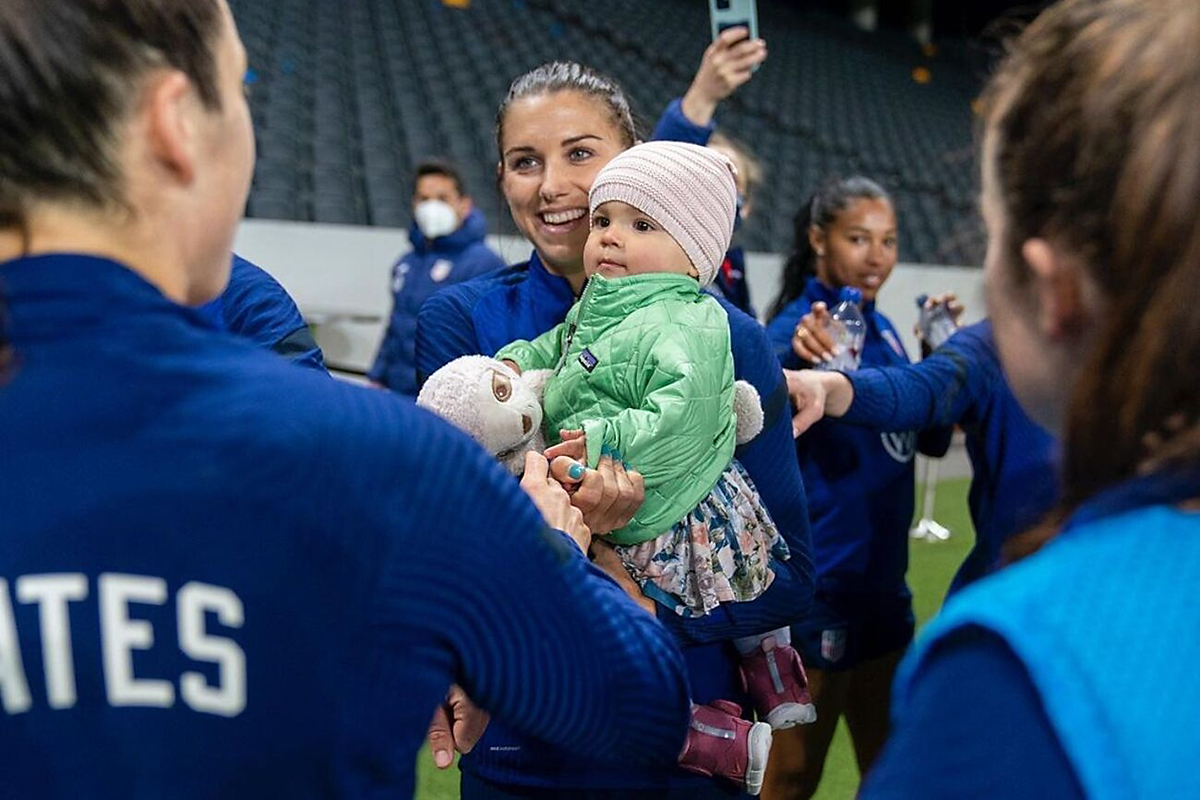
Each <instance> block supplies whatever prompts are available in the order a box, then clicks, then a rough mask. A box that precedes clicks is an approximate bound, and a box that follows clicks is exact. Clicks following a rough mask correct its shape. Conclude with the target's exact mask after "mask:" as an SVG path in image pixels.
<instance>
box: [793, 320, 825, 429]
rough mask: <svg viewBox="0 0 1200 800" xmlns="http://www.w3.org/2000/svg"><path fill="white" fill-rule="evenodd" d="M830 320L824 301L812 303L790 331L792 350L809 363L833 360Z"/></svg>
mask: <svg viewBox="0 0 1200 800" xmlns="http://www.w3.org/2000/svg"><path fill="white" fill-rule="evenodd" d="M831 320H832V317H831V316H830V314H829V309H828V308H826V306H825V304H824V303H820V302H817V303H813V304H812V308H811V309H810V310H809V312H808V313H807V314H805V315H804V316H803V317H802V318H801V319H800V322H799V324H797V325H796V330H795V331H793V332H792V352H794V353H795V354H796V355H798V356H799V357H800V358H802V359H803V360H805V361H807V362H809V363H810V364H819V363H821V362H822V361H833V348H834V342H833V337H832V336H830V335H829V323H830V321H831ZM814 421H815V420H814Z"/></svg>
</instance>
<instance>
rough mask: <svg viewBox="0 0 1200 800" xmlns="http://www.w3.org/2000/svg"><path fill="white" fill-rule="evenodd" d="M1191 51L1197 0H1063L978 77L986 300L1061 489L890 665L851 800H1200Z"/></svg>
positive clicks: (1198, 251)
mask: <svg viewBox="0 0 1200 800" xmlns="http://www.w3.org/2000/svg"><path fill="white" fill-rule="evenodd" d="M1197 43H1200V3H1196V2H1195V0H1066V1H1065V2H1061V3H1059V4H1057V5H1055V6H1053V7H1051V8H1050V9H1048V10H1047V11H1045V12H1043V13H1042V15H1041V16H1040V17H1039V18H1038V19H1037V20H1036V21H1035V22H1034V23H1033V24H1032V25H1031V26H1030V27H1029V28H1028V29H1027V30H1026V31H1025V32H1024V34H1023V35H1022V36H1021V37H1020V38H1019V39H1018V40H1017V41H1016V43H1015V46H1014V47H1013V50H1012V52H1011V54H1010V55H1009V56H1008V58H1007V60H1006V61H1005V63H1004V64H1003V66H1002V67H1001V69H1000V71H999V73H998V74H997V75H996V77H995V78H994V79H993V80H992V83H991V86H990V88H989V91H988V103H987V110H986V115H985V121H986V126H985V133H984V139H983V158H982V165H983V213H984V216H985V218H986V222H987V226H988V231H989V236H990V247H989V251H988V258H987V265H986V283H987V289H988V302H989V311H990V313H991V318H992V322H993V325H994V326H995V336H996V341H997V343H998V346H999V350H1000V356H1001V359H1002V361H1003V362H1004V367H1005V369H1006V370H1007V372H1008V377H1009V380H1010V382H1011V384H1012V387H1013V389H1014V391H1015V393H1016V395H1017V397H1018V398H1019V399H1020V400H1021V402H1022V404H1023V405H1024V406H1025V407H1026V409H1027V410H1028V411H1029V412H1030V414H1031V415H1032V416H1033V417H1034V419H1036V420H1038V421H1039V422H1042V423H1043V424H1045V425H1046V426H1047V427H1048V428H1049V429H1050V430H1052V431H1056V432H1060V433H1061V434H1062V437H1063V442H1064V454H1063V475H1062V480H1063V501H1062V505H1061V506H1060V507H1059V508H1058V509H1057V511H1055V512H1053V513H1052V515H1051V517H1050V518H1049V519H1048V520H1047V521H1046V522H1045V523H1044V524H1043V525H1042V527H1040V528H1038V529H1035V530H1034V531H1032V532H1030V533H1028V534H1026V535H1025V536H1024V537H1023V538H1020V539H1018V540H1017V542H1016V545H1017V546H1016V547H1015V548H1013V552H1012V553H1010V555H1011V556H1012V557H1014V558H1018V559H1020V560H1019V562H1018V563H1016V564H1014V565H1012V566H1010V567H1008V568H1006V569H1005V570H1003V571H1001V572H1000V573H999V574H997V575H995V576H993V577H991V578H988V579H986V580H984V581H982V582H980V583H979V584H977V585H975V586H973V587H971V588H970V589H967V590H965V591H963V592H962V593H961V594H959V595H957V596H955V597H954V598H953V599H952V600H951V601H950V602H949V603H948V604H947V606H946V609H945V610H944V611H943V612H942V614H941V616H940V617H939V618H938V619H937V620H936V621H935V622H934V623H933V624H932V625H931V626H930V628H929V629H928V630H927V631H926V632H925V635H924V636H923V637H922V638H921V640H920V641H919V642H918V644H917V645H916V647H915V649H914V651H913V652H912V653H911V654H910V655H909V657H908V660H907V661H906V662H905V664H904V666H903V667H902V669H901V671H900V673H899V675H898V678H897V683H896V690H895V694H894V703H893V720H894V724H895V732H894V734H893V738H892V740H891V742H890V743H889V745H888V747H887V749H886V750H885V752H884V755H883V757H882V758H881V760H880V762H879V763H878V764H877V767H876V769H875V771H874V772H873V773H872V774H871V775H870V776H869V778H868V781H867V785H866V787H865V790H864V793H863V794H864V796H866V797H869V798H878V797H922V798H930V797H965V796H969V797H973V798H977V799H978V798H981V797H999V796H1004V797H1055V798H1069V797H1084V796H1086V797H1096V798H1105V797H1113V798H1118V797H1121V798H1126V797H1197V796H1200V770H1197V769H1196V764H1195V755H1196V719H1197V718H1198V717H1200V681H1197V680H1196V664H1197V663H1198V662H1200V624H1198V622H1197V621H1198V619H1200V603H1198V601H1197V600H1196V586H1197V585H1198V584H1200V515H1198V514H1197V505H1196V502H1195V501H1196V499H1197V498H1198V497H1200V316H1197V314H1196V309H1197V307H1200V221H1198V219H1197V215H1196V209H1197V204H1198V203H1200V136H1198V135H1197V131H1200V49H1197ZM1035 551H1036V552H1035Z"/></svg>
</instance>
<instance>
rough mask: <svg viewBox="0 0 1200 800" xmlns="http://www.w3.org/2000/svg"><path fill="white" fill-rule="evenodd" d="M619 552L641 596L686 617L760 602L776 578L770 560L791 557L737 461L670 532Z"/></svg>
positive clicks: (618, 547) (748, 478)
mask: <svg viewBox="0 0 1200 800" xmlns="http://www.w3.org/2000/svg"><path fill="white" fill-rule="evenodd" d="M615 549H616V551H617V554H618V555H620V557H621V561H622V563H624V565H625V569H626V570H628V572H629V574H630V575H631V576H632V577H633V579H634V580H635V581H637V582H638V584H639V585H640V586H641V587H642V592H643V593H644V594H645V595H646V596H647V597H650V598H653V599H654V600H656V601H658V602H660V603H663V604H664V605H666V606H667V607H668V608H671V609H674V611H675V613H677V614H679V615H680V616H683V617H702V616H704V615H705V614H708V613H709V612H710V611H712V610H713V609H714V608H716V607H717V606H719V605H721V604H722V603H741V602H745V601H747V600H753V599H754V598H756V597H758V596H759V595H760V594H762V593H763V592H765V591H766V590H767V587H768V586H770V585H771V581H772V580H774V579H775V572H774V571H773V570H772V569H771V559H772V558H775V559H778V560H780V561H783V560H786V559H787V558H788V547H787V542H785V541H784V540H783V537H781V536H780V535H779V529H778V528H776V527H775V522H774V521H773V520H772V519H771V515H770V514H769V513H767V509H766V507H765V506H763V503H762V499H761V498H760V497H759V496H758V490H757V489H755V488H754V483H753V482H752V481H751V480H750V476H749V475H747V474H746V470H744V469H743V468H742V465H741V464H739V463H738V462H737V461H734V462H732V463H731V464H730V465H729V468H728V469H727V470H725V472H723V473H722V474H721V477H720V479H718V480H717V485H716V486H714V487H713V490H712V491H711V492H709V494H708V497H706V498H704V500H702V501H700V505H698V506H696V508H695V509H693V510H692V512H691V513H690V514H688V515H687V516H686V517H684V518H683V519H682V520H680V521H679V522H677V523H675V525H674V526H672V528H671V529H670V530H669V531H667V532H666V533H664V534H663V535H661V536H659V537H658V538H656V539H651V540H650V541H648V542H642V543H641V544H633V545H617V546H616V548H615Z"/></svg>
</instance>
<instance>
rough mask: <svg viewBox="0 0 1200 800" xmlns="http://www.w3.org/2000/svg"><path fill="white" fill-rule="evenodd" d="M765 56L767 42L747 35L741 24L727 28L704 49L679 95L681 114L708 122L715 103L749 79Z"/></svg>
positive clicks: (701, 122) (698, 122)
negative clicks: (692, 76)
mask: <svg viewBox="0 0 1200 800" xmlns="http://www.w3.org/2000/svg"><path fill="white" fill-rule="evenodd" d="M766 59H767V43H766V42H764V41H763V40H762V39H753V40H752V39H750V37H749V34H748V32H747V31H746V29H745V28H729V29H727V30H724V31H721V35H720V36H718V37H717V38H716V39H714V40H713V42H712V44H710V45H709V46H708V49H706V50H705V51H704V58H702V59H701V60H700V67H699V69H697V70H696V77H695V78H693V79H692V85H691V86H690V87H688V90H687V94H685V95H684V96H683V102H682V103H681V107H682V110H683V115H684V116H685V117H687V118H688V119H689V120H690V121H691V122H693V123H695V124H696V125H699V126H701V127H703V126H705V125H708V124H709V123H710V122H712V118H713V114H715V113H716V111H717V105H718V104H719V103H720V102H721V101H722V100H724V99H725V98H726V97H729V95H731V94H733V93H734V92H735V91H737V89H738V87H739V86H741V85H742V84H743V83H745V82H746V81H748V80H750V76H751V75H753V74H754V68H755V67H757V66H758V65H759V64H761V63H763V62H764V61H766Z"/></svg>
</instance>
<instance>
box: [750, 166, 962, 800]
mask: <svg viewBox="0 0 1200 800" xmlns="http://www.w3.org/2000/svg"><path fill="white" fill-rule="evenodd" d="M896 227H897V226H896V213H895V210H894V208H893V206H892V201H891V199H890V198H889V197H888V195H887V193H886V192H885V191H884V190H883V189H882V188H881V187H880V186H879V185H878V184H876V183H875V182H874V181H871V180H869V179H867V178H863V177H851V178H844V179H839V180H833V181H829V182H827V183H826V184H825V185H823V186H822V187H821V188H820V189H819V190H818V191H817V192H816V193H815V194H814V195H813V197H812V199H811V201H810V202H809V203H807V204H806V206H805V208H804V209H803V210H802V211H801V212H800V214H798V215H797V222H796V242H795V244H794V246H793V252H792V255H791V257H790V258H789V259H788V262H787V264H786V266H785V267H784V275H783V288H782V291H781V292H780V296H779V298H778V299H777V300H776V302H775V306H774V309H773V312H772V317H773V318H772V319H771V321H770V323H769V324H768V325H767V335H768V336H769V337H770V339H771V342H772V344H774V345H775V351H776V353H777V354H778V356H779V358H780V361H782V362H783V365H784V367H785V368H790V369H799V368H801V367H807V366H810V362H807V361H805V360H804V359H803V358H802V356H801V354H807V353H808V352H809V351H808V350H807V348H806V346H805V344H804V336H805V335H806V334H807V331H806V329H805V327H804V326H803V325H802V324H801V320H802V318H803V317H804V316H805V315H806V314H808V313H809V312H810V310H812V309H815V308H822V307H826V306H828V307H833V306H834V305H836V304H837V302H838V295H839V293H840V291H841V289H842V288H843V287H847V286H849V287H854V288H856V289H859V290H860V291H861V292H862V297H863V308H862V312H863V317H864V318H865V320H866V323H867V331H866V339H865V342H864V344H863V350H862V353H861V364H862V366H864V367H866V366H871V367H880V366H899V365H902V364H908V363H909V361H908V355H907V354H906V353H905V351H904V346H903V345H902V344H901V342H900V337H899V335H898V334H897V333H896V330H895V328H894V327H893V326H892V323H891V321H890V320H888V319H887V318H886V317H885V316H884V315H883V314H881V313H880V312H879V311H878V310H877V309H876V308H875V297H876V294H877V293H878V292H879V290H880V289H881V288H882V287H883V285H884V283H885V282H886V281H887V279H888V276H889V275H891V273H892V270H893V268H894V267H895V266H896V259H897V253H898V247H897V245H898V242H897V235H896ZM824 355H826V354H824V353H823V354H822V357H824ZM830 357H831V354H830ZM950 433H951V431H950V429H949V428H945V429H935V430H930V431H927V432H923V433H921V434H918V432H917V431H916V430H914V429H913V428H907V427H906V428H899V429H891V430H887V431H885V432H882V433H880V432H876V431H873V430H867V429H865V428H856V427H852V426H849V425H841V424H839V423H837V422H834V421H827V422H821V423H818V424H817V425H815V426H814V427H813V428H812V430H811V431H810V432H809V433H808V434H807V435H806V436H803V437H801V438H800V439H799V440H798V441H797V442H796V454H797V456H798V458H799V462H800V469H801V472H802V473H803V475H804V485H805V487H806V488H807V489H808V498H809V514H810V519H811V521H812V532H813V555H814V559H815V562H816V566H817V593H816V599H815V602H814V604H813V605H814V613H812V614H810V615H809V616H808V617H807V618H806V619H805V620H803V621H802V622H801V623H799V624H797V625H795V626H794V629H793V630H794V632H793V640H794V641H796V642H797V643H798V645H799V647H800V649H801V655H802V657H803V659H804V663H805V665H806V666H808V667H809V685H810V693H811V694H812V698H813V702H814V703H815V704H816V707H817V721H816V723H814V724H812V725H809V726H806V728H804V729H793V730H792V731H780V732H779V733H778V734H777V735H776V737H775V744H774V747H773V748H772V751H771V762H770V764H769V766H768V772H767V783H766V786H765V788H764V793H765V794H766V796H768V797H771V798H779V797H809V796H811V795H812V794H813V793H814V792H815V791H816V788H817V785H818V783H819V782H820V778H821V771H822V769H823V767H824V762H825V755H826V753H827V752H828V749H829V743H830V741H831V740H832V738H833V734H834V731H835V730H836V728H837V721H838V719H839V718H841V716H842V715H843V714H844V715H845V717H846V722H847V724H848V726H849V729H850V737H851V740H852V742H853V744H854V751H855V755H856V757H857V761H858V766H859V770H860V771H861V772H862V773H864V774H865V773H866V772H867V770H869V769H870V766H871V763H872V762H873V761H874V759H875V758H876V756H877V755H878V754H879V751H880V750H881V749H882V747H883V742H884V740H885V739H886V737H887V713H888V706H889V697H890V688H891V681H892V676H893V674H894V672H895V669H896V665H897V664H898V663H899V662H900V657H901V655H903V653H904V650H905V648H906V647H907V646H908V643H909V642H910V641H912V637H913V631H914V627H915V620H914V617H913V609H912V593H911V592H910V591H909V589H908V584H907V582H906V580H905V573H906V572H907V571H908V528H909V524H910V523H911V522H912V516H913V494H914V489H915V486H914V484H915V473H914V469H913V460H914V458H915V456H916V454H917V451H918V450H920V452H922V453H925V454H926V455H935V456H941V455H943V454H944V453H945V452H946V448H947V447H948V446H949V444H950Z"/></svg>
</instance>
